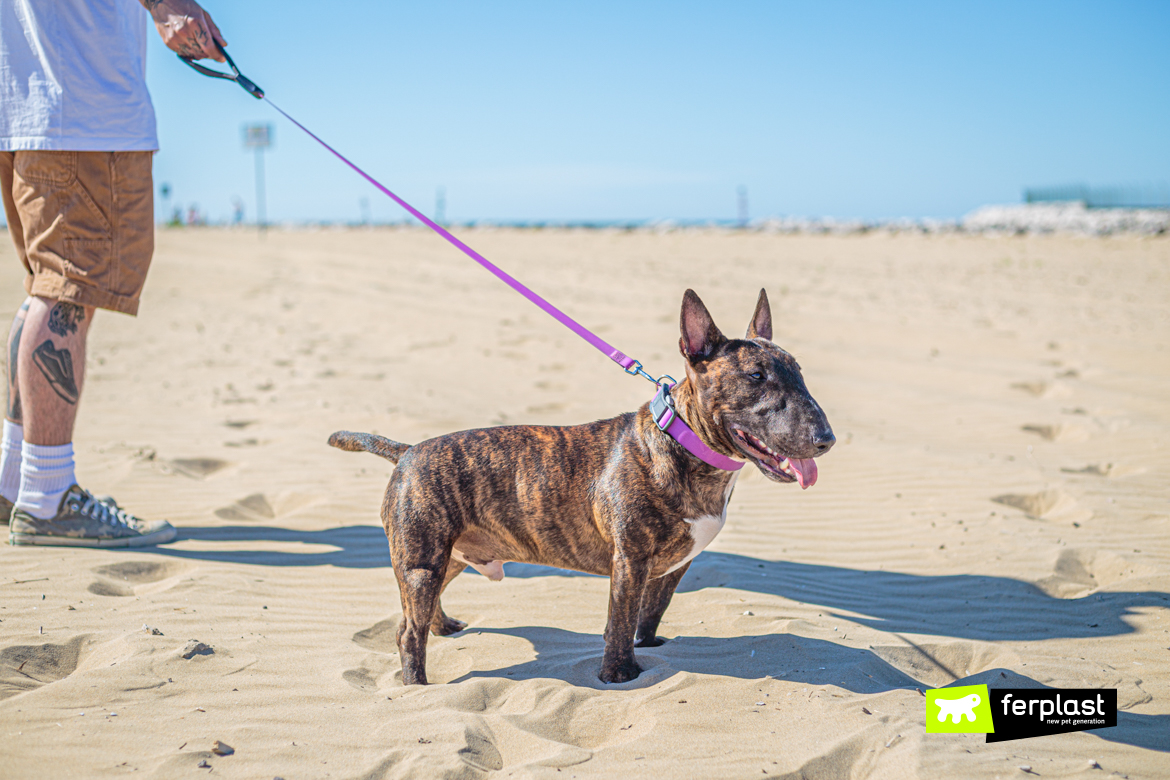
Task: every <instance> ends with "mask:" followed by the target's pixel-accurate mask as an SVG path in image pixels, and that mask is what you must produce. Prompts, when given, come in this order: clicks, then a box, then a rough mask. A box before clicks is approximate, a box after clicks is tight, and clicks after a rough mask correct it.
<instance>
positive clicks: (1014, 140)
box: [148, 0, 1170, 221]
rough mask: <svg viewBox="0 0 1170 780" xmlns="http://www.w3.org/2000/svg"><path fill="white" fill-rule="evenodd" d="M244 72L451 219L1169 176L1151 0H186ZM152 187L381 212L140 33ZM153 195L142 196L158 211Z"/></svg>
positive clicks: (206, 197) (849, 208)
mask: <svg viewBox="0 0 1170 780" xmlns="http://www.w3.org/2000/svg"><path fill="white" fill-rule="evenodd" d="M206 7H207V9H208V10H209V11H210V12H211V13H212V15H213V17H214V18H215V20H216V21H217V22H218V24H219V26H220V29H221V30H223V32H224V35H225V36H226V37H227V39H228V42H229V47H228V50H229V52H230V53H231V54H232V55H233V57H235V59H236V62H237V63H238V64H239V65H240V66H241V68H242V69H243V71H244V73H246V74H247V75H249V76H250V77H251V78H252V79H253V80H255V81H256V82H257V83H258V84H260V85H261V86H262V87H264V88H265V90H266V91H267V92H268V94H269V96H270V97H272V98H273V100H274V101H276V103H278V104H279V105H280V106H281V107H282V108H284V109H285V110H287V111H289V112H290V113H291V114H292V115H293V116H296V117H297V118H298V119H300V120H301V121H302V122H303V123H305V124H306V125H308V126H309V127H310V128H311V129H313V130H314V131H315V132H317V134H318V135H321V136H322V137H324V138H325V139H326V140H327V141H329V142H330V143H332V144H333V145H334V146H336V147H337V148H338V149H339V150H340V151H342V152H343V153H345V154H347V155H349V156H350V157H351V158H352V159H354V161H355V162H357V163H358V164H359V165H361V166H363V167H365V168H366V169H367V170H368V171H370V173H371V174H373V175H374V176H375V177H377V178H379V179H381V180H382V181H383V182H384V183H385V184H387V185H388V186H389V187H390V188H391V189H395V190H396V191H398V192H399V194H401V195H402V196H403V197H405V198H406V199H407V200H410V201H412V202H415V204H416V205H417V206H419V207H420V208H421V209H422V210H423V211H425V212H427V213H430V212H431V211H432V210H433V208H434V202H435V190H436V187H438V186H440V185H441V186H444V187H445V188H446V192H447V204H448V205H447V216H448V218H450V219H453V220H473V219H488V220H610V219H614V220H624V219H630V220H641V219H668V218H673V219H688V220H689V219H731V218H734V217H735V210H736V188H737V187H738V186H740V185H743V186H746V187H747V190H748V193H749V201H750V212H751V216H752V217H753V218H757V217H766V216H774V215H784V214H788V215H808V216H825V215H829V216H837V217H862V218H877V217H900V216H909V217H929V216H941V217H956V216H960V215H962V214H963V213H965V212H967V211H969V210H970V209H972V208H975V207H977V206H979V205H982V204H986V203H1004V202H1015V201H1018V200H1019V198H1020V192H1021V189H1022V188H1023V187H1025V186H1030V185H1050V184H1063V183H1077V182H1083V183H1087V184H1090V185H1097V186H1100V185H1112V184H1134V183H1166V182H1170V3H1167V2H1145V3H1142V2H1095V3H1078V2H1024V3H1021V2H978V3H976V2H943V3H940V2H929V3H927V2H923V3H905V2H902V3H889V2H884V3H873V2H816V3H814V2H799V3H796V2H721V3H715V2H705V3H692V2H677V1H676V2H637V1H635V2H628V1H627V2H608V1H599V0H594V1H593V2H588V3H584V2H548V0H543V1H542V2H509V1H506V0H499V1H497V2H482V1H481V2H472V1H470V0H447V1H446V2H442V3H432V2H417V3H401V2H386V1H385V0H382V1H374V0H352V1H351V2H349V3H344V4H336V3H320V2H314V3H309V2H303V0H279V1H278V0H249V2H243V3H241V2H226V0H207V2H206ZM148 72H149V73H148V80H149V83H150V88H151V92H152V95H153V98H154V103H155V108H156V111H157V114H158V121H159V136H160V143H161V145H162V151H161V152H160V153H159V155H158V157H157V158H156V162H155V178H156V181H157V182H160V183H161V182H169V183H170V184H171V186H172V188H173V191H174V194H173V200H174V201H175V202H176V203H180V204H183V205H187V204H189V203H191V202H197V203H198V204H199V207H200V208H201V209H202V210H203V211H205V212H207V213H208V214H209V216H211V217H212V218H216V219H223V218H226V217H227V216H228V215H229V214H230V211H231V201H232V198H233V197H240V198H241V199H242V200H243V201H244V202H245V203H246V204H247V213H248V218H249V219H251V218H252V217H253V216H254V213H255V212H254V211H253V209H254V194H253V189H254V188H253V167H252V157H251V153H249V152H246V151H245V150H244V149H243V148H242V143H241V137H240V134H241V131H240V128H241V125H242V124H243V123H245V122H250V121H269V122H271V123H272V124H273V125H274V126H275V147H274V148H273V149H272V150H271V153H270V154H269V155H268V157H267V172H268V204H269V205H268V214H269V217H270V218H271V219H276V220H288V219H294V220H300V219H321V220H357V219H358V218H359V217H360V215H361V212H360V206H359V202H360V200H361V199H362V198H368V199H369V201H370V209H371V211H372V214H373V217H374V219H376V220H379V221H382V220H391V219H393V220H398V219H400V218H402V216H403V213H402V212H401V211H400V210H399V209H398V207H397V206H395V205H394V204H393V203H392V202H391V201H389V200H388V199H387V198H385V197H384V196H382V195H380V194H378V193H377V191H375V190H374V189H373V188H372V187H370V186H369V185H368V184H366V183H365V182H364V181H362V180H361V179H359V178H358V177H357V176H356V175H355V174H353V173H352V172H350V171H349V170H348V169H346V168H344V167H343V166H342V165H341V164H340V163H338V162H337V161H335V160H334V159H333V158H331V157H329V156H327V154H326V153H325V152H324V150H321V149H320V148H319V147H315V146H314V145H312V142H311V141H309V140H308V139H307V137H304V136H302V135H301V134H300V131H299V130H296V128H294V127H292V126H291V125H289V124H288V123H287V122H285V121H284V120H283V118H282V117H280V116H279V115H277V114H276V113H275V112H274V111H272V110H271V108H270V107H268V106H267V105H265V104H263V103H260V102H257V101H255V100H254V99H252V98H251V97H248V96H247V95H246V94H245V93H244V92H243V91H242V90H240V89H239V88H237V87H235V86H234V85H231V84H228V83H227V82H216V81H212V80H211V79H206V78H204V77H202V76H198V75H196V74H195V73H194V72H193V71H191V70H189V69H188V68H187V67H186V66H185V65H183V64H182V63H180V62H179V61H178V60H177V59H176V58H175V57H174V55H173V54H171V53H170V52H169V51H167V50H166V49H165V48H164V47H163V46H162V44H161V42H160V41H158V40H157V38H153V39H152V41H151V44H150V53H149V65H148ZM160 208H161V204H160Z"/></svg>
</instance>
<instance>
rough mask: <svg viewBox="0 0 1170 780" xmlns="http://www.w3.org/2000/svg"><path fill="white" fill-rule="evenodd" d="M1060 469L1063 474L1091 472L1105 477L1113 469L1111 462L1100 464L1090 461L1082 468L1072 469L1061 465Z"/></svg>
mask: <svg viewBox="0 0 1170 780" xmlns="http://www.w3.org/2000/svg"><path fill="white" fill-rule="evenodd" d="M1060 470H1061V471H1063V472H1064V473H1065V474H1092V475H1093V476H1097V477H1107V476H1109V472H1111V471H1113V464H1112V463H1106V464H1104V465H1102V464H1100V463H1090V464H1089V465H1088V466H1085V467H1084V468H1079V469H1074V468H1064V467H1062V468H1061V469H1060Z"/></svg>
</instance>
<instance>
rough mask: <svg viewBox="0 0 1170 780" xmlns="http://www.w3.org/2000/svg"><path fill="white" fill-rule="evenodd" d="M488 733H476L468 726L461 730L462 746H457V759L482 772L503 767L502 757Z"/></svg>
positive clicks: (495, 770)
mask: <svg viewBox="0 0 1170 780" xmlns="http://www.w3.org/2000/svg"><path fill="white" fill-rule="evenodd" d="M490 734H491V732H488V735H487V736H485V735H482V734H477V733H476V732H474V731H472V729H471V727H470V726H468V727H467V728H466V729H465V730H464V732H463V740H464V743H465V744H464V746H463V747H461V748H459V753H458V755H459V760H460V761H462V762H463V763H465V764H467V765H468V766H470V767H472V768H474V769H479V770H480V771H483V772H499V771H500V770H501V769H503V768H504V757H503V756H501V755H500V751H499V749H498V748H496V746H495V745H494V744H492V741H491V738H490Z"/></svg>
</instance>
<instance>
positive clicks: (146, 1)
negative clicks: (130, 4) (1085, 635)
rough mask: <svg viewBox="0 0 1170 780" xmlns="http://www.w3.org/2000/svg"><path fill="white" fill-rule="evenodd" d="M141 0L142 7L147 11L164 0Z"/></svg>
mask: <svg viewBox="0 0 1170 780" xmlns="http://www.w3.org/2000/svg"><path fill="white" fill-rule="evenodd" d="M139 2H140V3H142V7H143V8H145V9H146V10H147V11H153V10H154V9H155V6H157V5H158V4H159V3H161V2H162V0H139Z"/></svg>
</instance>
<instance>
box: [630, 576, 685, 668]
mask: <svg viewBox="0 0 1170 780" xmlns="http://www.w3.org/2000/svg"><path fill="white" fill-rule="evenodd" d="M690 566H691V564H690V561H688V562H687V563H685V564H683V565H682V566H680V567H678V568H677V569H675V570H674V571H672V572H671V573H670V574H664V575H662V576H661V577H659V578H658V579H656V580H650V581H649V582H647V583H646V590H645V592H643V593H642V609H641V610H640V611H639V613H638V635H637V643H636V645H635V646H636V647H658V646H659V645H661V644H663V643H665V642H666V640H665V639H663V638H662V637H660V636H657V633H658V624H659V623H660V622H662V614H663V613H664V612H666V608H667V607H669V606H670V597H671V596H673V595H674V589H675V588H677V587H678V583H679V580H681V579H682V578H683V575H684V574H686V573H687V569H689V568H690Z"/></svg>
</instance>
